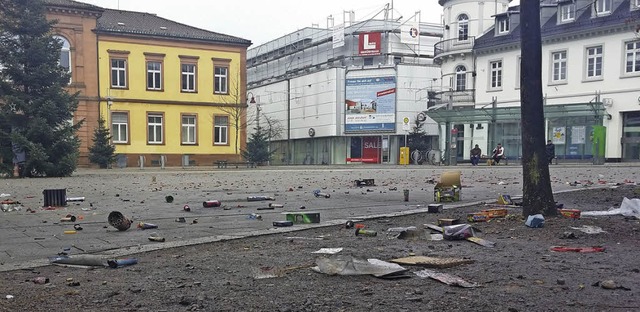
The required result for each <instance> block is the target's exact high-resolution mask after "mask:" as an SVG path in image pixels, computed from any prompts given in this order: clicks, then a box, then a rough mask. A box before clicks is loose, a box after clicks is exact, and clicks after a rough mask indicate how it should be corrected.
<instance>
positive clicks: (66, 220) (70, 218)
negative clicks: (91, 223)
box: [60, 215, 76, 222]
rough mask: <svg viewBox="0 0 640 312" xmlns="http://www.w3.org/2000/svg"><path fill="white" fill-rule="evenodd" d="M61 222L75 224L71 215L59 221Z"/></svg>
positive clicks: (74, 218)
mask: <svg viewBox="0 0 640 312" xmlns="http://www.w3.org/2000/svg"><path fill="white" fill-rule="evenodd" d="M60 221H61V222H76V217H75V216H72V215H67V216H66V217H64V218H61V219H60Z"/></svg>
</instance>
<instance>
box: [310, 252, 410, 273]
mask: <svg viewBox="0 0 640 312" xmlns="http://www.w3.org/2000/svg"><path fill="white" fill-rule="evenodd" d="M312 270H314V271H316V272H319V273H324V274H328V275H373V276H375V277H389V276H393V275H399V274H403V273H404V272H406V271H407V269H405V268H403V267H402V266H400V265H398V264H396V263H391V262H386V261H382V260H378V259H367V260H364V259H357V258H354V257H351V256H345V257H335V258H325V257H321V258H318V259H316V266H315V267H313V268H312Z"/></svg>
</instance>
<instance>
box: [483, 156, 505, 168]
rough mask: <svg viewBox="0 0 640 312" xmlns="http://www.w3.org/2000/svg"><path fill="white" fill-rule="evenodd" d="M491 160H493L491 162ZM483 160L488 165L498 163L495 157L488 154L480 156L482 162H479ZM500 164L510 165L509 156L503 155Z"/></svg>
mask: <svg viewBox="0 0 640 312" xmlns="http://www.w3.org/2000/svg"><path fill="white" fill-rule="evenodd" d="M489 161H491V162H489ZM482 162H484V163H485V164H487V165H488V166H494V165H496V164H494V163H493V158H491V157H489V156H488V155H482V156H480V162H479V163H482ZM500 164H504V165H505V166H506V165H509V158H507V156H504V155H503V156H502V158H501V159H500V162H499V163H498V164H497V165H500ZM497 165H496V166H497Z"/></svg>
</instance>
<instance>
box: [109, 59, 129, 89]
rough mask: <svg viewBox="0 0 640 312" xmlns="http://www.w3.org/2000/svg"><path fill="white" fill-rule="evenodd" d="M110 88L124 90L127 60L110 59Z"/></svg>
mask: <svg viewBox="0 0 640 312" xmlns="http://www.w3.org/2000/svg"><path fill="white" fill-rule="evenodd" d="M111 87H112V88H126V87H127V60H126V59H119V58H112V59H111Z"/></svg>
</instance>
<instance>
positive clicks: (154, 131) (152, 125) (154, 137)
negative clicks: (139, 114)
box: [147, 114, 163, 144]
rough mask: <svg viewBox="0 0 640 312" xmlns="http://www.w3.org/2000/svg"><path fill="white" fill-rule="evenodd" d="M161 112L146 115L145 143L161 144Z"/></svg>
mask: <svg viewBox="0 0 640 312" xmlns="http://www.w3.org/2000/svg"><path fill="white" fill-rule="evenodd" d="M162 119H163V118H162V114H148V115H147V143H149V144H162V143H163V141H162Z"/></svg>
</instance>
